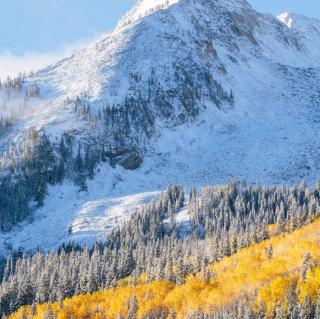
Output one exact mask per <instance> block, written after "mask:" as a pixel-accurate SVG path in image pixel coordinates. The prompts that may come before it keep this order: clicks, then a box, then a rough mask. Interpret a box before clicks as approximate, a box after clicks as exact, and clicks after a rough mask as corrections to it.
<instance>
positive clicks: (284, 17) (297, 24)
mask: <svg viewBox="0 0 320 319" xmlns="http://www.w3.org/2000/svg"><path fill="white" fill-rule="evenodd" d="M277 19H278V20H279V21H281V22H282V23H284V24H285V25H287V26H288V27H289V28H290V29H298V30H299V31H305V29H306V27H312V28H313V29H318V32H319V33H320V20H318V19H316V18H311V17H307V16H304V15H302V14H297V13H290V12H284V13H281V14H279V15H278V16H277Z"/></svg>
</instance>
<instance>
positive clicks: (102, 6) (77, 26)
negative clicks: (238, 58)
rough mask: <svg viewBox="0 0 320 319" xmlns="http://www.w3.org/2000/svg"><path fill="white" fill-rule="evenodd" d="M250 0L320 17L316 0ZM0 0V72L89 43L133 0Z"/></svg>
mask: <svg viewBox="0 0 320 319" xmlns="http://www.w3.org/2000/svg"><path fill="white" fill-rule="evenodd" d="M249 1H250V2H251V3H252V4H253V6H254V7H255V8H256V9H257V10H259V11H263V12H270V13H272V14H278V13H281V12H285V11H289V12H296V13H301V14H305V15H309V16H314V17H318V18H320V1H319V0H304V1H302V0H249ZM1 2H2V3H1V6H0V76H1V71H2V73H3V72H9V71H10V70H9V69H10V66H15V67H17V68H18V67H22V66H23V61H25V62H28V61H29V62H30V61H31V60H33V62H36V61H37V60H38V61H39V62H43V63H44V64H45V63H48V62H51V60H52V59H55V58H56V57H58V56H60V55H64V54H65V53H68V52H70V51H71V50H72V49H73V48H77V47H78V46H80V45H81V44H83V43H85V42H88V41H89V40H91V39H93V38H95V37H96V36H97V35H99V34H101V33H102V32H105V31H107V30H109V29H111V28H112V27H113V26H114V25H115V24H116V22H117V21H118V19H119V18H120V17H121V16H122V15H123V14H124V13H125V12H126V11H127V10H128V9H129V8H130V7H132V5H133V4H134V3H135V2H136V0H10V1H6V0H2V1H1ZM38 55H39V56H38ZM18 59H20V60H18ZM21 59H22V60H23V61H21ZM50 59H51V60H50ZM33 62H32V61H31V62H30V63H31V64H32V63H33ZM27 64H28V63H27ZM40 64H41V63H40ZM20 65H21V66H20ZM26 68H28V65H27V67H26Z"/></svg>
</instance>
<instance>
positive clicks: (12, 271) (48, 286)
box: [0, 180, 320, 314]
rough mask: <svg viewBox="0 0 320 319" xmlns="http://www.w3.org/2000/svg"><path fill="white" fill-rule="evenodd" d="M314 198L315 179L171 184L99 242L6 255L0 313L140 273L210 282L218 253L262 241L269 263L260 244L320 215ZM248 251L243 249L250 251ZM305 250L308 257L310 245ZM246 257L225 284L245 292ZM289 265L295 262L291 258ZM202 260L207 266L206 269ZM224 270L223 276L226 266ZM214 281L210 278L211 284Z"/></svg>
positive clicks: (319, 196) (148, 277) (270, 253)
mask: <svg viewBox="0 0 320 319" xmlns="http://www.w3.org/2000/svg"><path fill="white" fill-rule="evenodd" d="M319 203H320V185H319V183H318V184H317V186H316V187H314V188H312V187H307V185H306V184H305V183H301V185H300V186H299V187H291V188H287V187H262V186H260V185H249V186H247V185H246V184H245V183H238V182H237V181H236V180H234V181H232V182H231V183H229V184H227V185H217V186H210V187H206V188H203V189H202V190H201V191H196V189H195V188H194V187H192V188H191V189H190V191H189V196H188V199H186V195H185V193H184V189H183V187H181V186H172V187H170V188H168V189H167V190H166V191H164V192H163V193H162V194H161V195H160V197H159V199H157V200H155V201H154V202H152V203H151V204H149V205H147V206H144V207H141V209H140V211H138V212H137V213H136V214H133V215H132V217H131V218H130V219H129V220H128V221H126V222H124V223H123V224H122V225H121V226H120V227H115V228H114V229H113V230H112V231H111V232H110V233H109V235H108V239H107V241H106V242H100V243H96V245H95V246H94V247H92V248H90V247H86V246H85V247H81V246H79V245H75V244H72V243H70V244H69V245H64V246H62V247H61V248H60V249H59V250H58V251H53V252H51V253H41V252H37V253H35V254H31V255H27V254H21V253H19V252H17V253H14V254H12V255H11V256H10V257H8V258H7V261H6V265H5V267H4V270H3V272H2V283H1V285H0V307H1V311H2V313H5V314H10V313H12V312H14V311H16V310H17V309H18V308H19V307H20V306H23V305H33V308H35V307H36V305H37V304H42V303H45V302H55V301H58V303H59V304H60V305H62V303H63V300H64V299H66V298H70V297H72V296H75V295H83V294H88V293H94V292H97V291H101V290H105V289H108V288H115V287H117V286H119V283H126V282H128V278H131V279H130V285H133V286H134V285H136V284H138V283H139V282H141V278H144V280H145V281H146V282H147V283H152V282H157V281H164V282H167V283H168V284H169V286H170V287H172V288H170V289H173V287H180V286H184V285H185V282H186V278H189V279H190V278H191V277H189V276H190V275H191V274H192V275H194V276H196V274H198V273H202V274H203V277H204V278H205V280H206V281H208V283H209V282H211V280H212V279H213V278H220V276H218V277H217V276H216V275H215V273H216V272H219V271H220V272H221V270H219V269H218V268H217V269H215V267H218V265H219V264H220V263H221V260H223V258H224V257H228V256H232V255H235V254H237V253H238V252H241V253H240V255H238V257H236V259H234V260H237V258H240V257H239V256H241V254H244V252H243V249H244V248H246V247H250V246H252V245H256V244H259V243H263V245H264V246H263V247H264V249H265V248H266V247H267V251H266V252H265V253H264V254H265V256H267V257H266V258H269V259H270V260H273V257H274V256H276V254H277V251H280V248H277V249H276V248H273V247H272V246H270V245H269V244H268V245H267V244H266V243H265V241H266V240H268V239H269V238H272V237H274V236H280V235H281V236H286V234H287V233H292V232H294V231H295V230H297V229H299V228H301V227H304V226H306V225H309V224H311V223H313V222H314V221H315V220H317V218H319V211H320V209H319V206H320V205H319ZM315 225H317V224H315ZM310 232H311V231H310ZM290 236H293V235H290ZM296 236H297V235H296ZM298 237H299V236H298ZM304 237H305V236H304ZM279 238H280V237H279ZM295 238H296V237H292V241H293V239H295ZM312 238H313V237H312ZM307 239H308V237H307ZM276 243H277V241H275V242H274V244H276ZM274 244H273V245H274ZM266 245H267V246H266ZM293 245H297V246H298V249H300V250H301V249H302V250H303V251H300V250H297V251H299V254H302V253H303V256H304V255H306V254H307V253H308V252H309V246H308V247H307V248H308V249H307V248H305V247H304V246H303V245H302V244H301V242H299V240H298V241H297V242H294V241H293ZM253 247H254V246H253ZM279 247H280V246H279ZM289 248H290V247H288V248H287V249H288V250H289ZM311 248H312V247H311V246H310V249H311ZM250 249H251V250H249V252H250V251H252V249H253V248H250ZM310 252H311V253H312V254H313V250H312V251H310ZM282 253H283V251H282ZM293 253H294V254H295V253H296V251H295V250H293ZM279 255H281V254H280V252H279ZM288 256H289V255H288V254H287V255H286V256H285V257H286V258H288ZM299 256H300V255H299ZM299 256H298V257H297V258H298V259H299V258H300V257H299ZM303 256H302V257H303ZM306 256H308V255H306ZM314 256H316V255H314ZM302 257H301V258H302ZM301 258H300V259H301ZM251 259H252V260H251ZM309 259H310V258H309ZM246 260H247V262H248V263H249V264H245V265H243V267H242V268H241V269H242V271H241V274H242V275H243V277H242V278H236V277H235V278H233V279H232V278H231V279H232V280H231V281H230V285H233V284H234V283H235V282H237V281H242V280H245V283H244V287H247V288H248V287H251V288H252V287H253V288H252V289H253V290H250V291H251V292H252V291H254V289H255V288H254V287H255V285H256V284H257V282H259V280H260V279H255V280H254V281H253V282H252V283H251V282H250V277H249V279H245V278H246V276H248V275H250V273H251V272H250V267H252V266H253V265H254V264H255V260H256V259H255V258H253V257H252V258H251V257H250V253H249V255H247V258H246ZM224 262H225V261H224ZM257 262H261V260H259V259H257ZM306 262H308V263H309V262H310V260H307V261H306ZM215 263H217V264H215ZM293 263H298V261H297V259H295V261H293ZM209 264H213V265H214V266H213V267H212V269H211V267H209V266H208V265H209ZM283 264H284V265H285V267H293V266H292V263H291V264H290V263H288V266H286V260H284V261H283ZM234 265H236V264H234ZM239 265H241V263H239ZM280 265H282V264H281V263H280ZM290 265H291V266H290ZM257 267H258V268H259V267H260V266H259V264H258V265H257ZM275 269H276V270H280V269H281V268H280V267H278V266H276V267H275ZM226 270H227V271H226V274H229V275H230V271H231V270H230V271H229V270H228V269H226ZM281 272H282V271H281ZM248 273H249V274H248ZM255 273H256V274H257V275H258V273H259V272H258V271H255ZM268 274H269V272H268ZM189 279H187V283H188V280H189ZM229 279H230V278H229ZM226 280H227V278H226ZM217 284H218V283H217V282H214V286H216V285H217ZM197 285H198V283H197ZM221 285H222V286H221V287H223V285H224V284H221ZM143 287H147V286H143ZM184 287H185V286H184ZM230 287H231V288H232V290H231V292H230V293H231V294H232V295H235V296H239V293H240V294H242V293H241V291H242V290H241V289H240V286H237V285H236V286H230ZM231 288H230V289H231ZM166 289H167V288H166ZM182 291H183V290H182ZM217 291H218V292H219V291H220V288H219V289H218V290H217ZM177 292H179V293H181V291H180V290H177ZM202 293H204V296H206V295H207V293H208V291H207V288H206V287H205V286H201V285H200V286H199V288H198V294H197V298H199V300H201V298H200V297H201V295H202ZM216 293H217V292H216ZM220 293H222V294H225V293H226V292H223V291H222V292H221V291H220ZM186 294H188V295H189V293H187V292H186ZM191 295H192V294H191ZM220 297H221V296H220ZM220 297H219V295H218V296H217V300H220V299H221V298H220ZM161 300H164V298H161ZM181 300H185V301H186V302H187V304H188V305H191V304H192V302H191V301H190V300H189V301H187V300H188V299H187V298H186V297H182V296H181ZM190 302H191V303H190ZM203 303H204V304H205V303H206V301H205V300H204V301H203ZM211 303H212V301H210V303H209V305H211ZM174 307H177V310H179V309H182V308H183V305H182V304H179V303H178V304H175V306H174ZM166 309H167V308H166ZM206 309H207V308H206ZM268 311H269V310H268Z"/></svg>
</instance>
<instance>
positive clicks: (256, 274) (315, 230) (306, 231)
mask: <svg viewBox="0 0 320 319" xmlns="http://www.w3.org/2000/svg"><path fill="white" fill-rule="evenodd" d="M270 245H272V257H271V258H270V256H267V254H266V250H267V248H268V247H270ZM306 252H309V253H310V254H311V256H312V264H311V267H310V268H309V270H308V271H307V274H306V277H305V278H304V279H303V278H301V264H302V262H303V260H304V256H305V254H306ZM319 260H320V220H316V221H315V222H313V223H312V224H311V225H308V226H305V227H303V228H301V229H299V230H297V231H295V232H293V233H291V234H283V235H280V236H277V237H274V238H272V239H270V240H267V241H265V242H262V243H260V244H255V245H253V246H251V247H249V248H246V249H243V250H241V251H240V252H238V253H237V254H236V255H234V256H231V257H227V258H224V259H223V260H221V261H219V262H217V263H215V264H212V265H210V266H209V269H210V270H211V271H212V273H213V274H214V276H213V278H212V279H211V280H210V281H206V280H204V279H203V277H204V276H203V274H197V275H196V276H194V275H189V276H188V277H187V278H186V280H185V283H184V284H183V285H181V286H175V285H174V284H172V283H167V282H164V281H156V282H153V283H146V282H145V281H144V278H145V277H144V276H142V277H141V278H140V280H139V281H138V285H136V286H130V285H129V283H130V280H122V281H121V285H119V286H118V287H117V288H114V289H109V290H106V291H101V292H98V293H95V294H92V295H81V296H76V297H73V298H71V299H67V300H65V301H64V302H63V305H62V306H61V307H59V306H58V304H53V305H52V310H53V312H54V313H55V314H56V316H57V318H58V319H62V318H63V319H64V318H79V319H82V318H83V319H84V318H96V319H98V318H115V319H116V318H118V316H119V314H121V315H122V316H123V317H125V316H126V314H127V311H128V300H130V298H132V297H133V296H135V298H136V301H137V304H138V314H137V316H138V318H145V317H146V316H147V315H148V314H153V315H154V318H157V316H158V314H160V313H162V314H163V313H164V314H166V315H167V317H168V318H171V315H170V314H171V313H172V311H175V313H176V318H185V317H186V315H187V314H190V313H193V312H194V311H196V310H202V311H205V312H210V311H212V310H214V309H219V308H220V307H221V306H223V305H227V304H232V303H234V302H236V301H237V300H239V299H241V298H242V299H245V300H247V302H248V304H249V305H250V306H251V307H252V309H253V310H256V309H257V307H258V305H259V304H260V303H264V304H265V305H266V307H267V314H271V311H272V308H273V306H274V305H275V304H277V303H278V302H279V301H281V302H282V304H283V305H285V304H286V297H287V292H288V290H289V289H290V287H291V284H292V282H296V283H297V285H296V293H297V296H298V300H299V301H300V302H303V301H304V300H305V297H306V295H309V296H310V297H311V298H312V299H315V298H316V297H317V292H318V291H319V290H320V263H319ZM47 307H48V305H39V306H38V308H37V313H36V314H35V315H34V316H33V318H36V319H42V318H43V316H44V313H45V311H46V309H47ZM30 311H31V308H30V307H25V308H21V309H20V310H19V311H18V312H16V313H15V314H13V315H11V316H10V319H20V318H21V317H22V314H23V312H24V313H26V314H27V315H28V314H30Z"/></svg>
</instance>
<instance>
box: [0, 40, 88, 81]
mask: <svg viewBox="0 0 320 319" xmlns="http://www.w3.org/2000/svg"><path fill="white" fill-rule="evenodd" d="M88 42H89V41H88V40H86V41H81V42H77V43H75V44H72V45H66V46H64V47H63V48H61V49H58V50H56V51H54V52H49V53H42V52H27V53H25V54H23V55H14V54H12V53H11V52H9V51H1V52H0V79H5V78H6V77H7V76H8V75H9V76H11V77H14V76H16V75H18V74H19V73H23V72H26V73H28V72H30V71H37V70H39V69H41V68H43V67H45V66H47V65H50V64H51V63H55V62H57V61H59V60H61V59H63V58H65V57H67V56H69V55H71V54H72V52H73V51H74V50H76V49H79V48H81V47H83V46H84V45H85V44H87V43H88Z"/></svg>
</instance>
